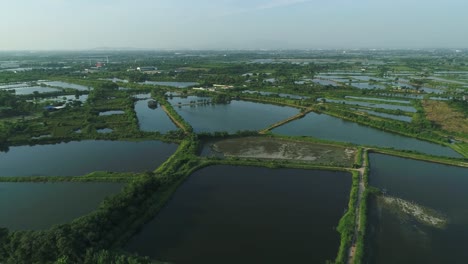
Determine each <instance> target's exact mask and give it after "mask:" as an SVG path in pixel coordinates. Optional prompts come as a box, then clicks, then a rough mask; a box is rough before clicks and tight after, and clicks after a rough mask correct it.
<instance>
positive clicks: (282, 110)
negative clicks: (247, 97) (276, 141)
mask: <svg viewBox="0 0 468 264" xmlns="http://www.w3.org/2000/svg"><path fill="white" fill-rule="evenodd" d="M175 110H176V111H177V112H178V113H179V114H180V115H181V116H182V117H183V118H184V119H185V120H186V121H187V122H189V123H190V124H191V125H192V127H193V128H194V130H195V132H216V131H227V132H229V133H235V132H236V131H238V130H260V129H263V128H266V127H268V126H270V125H272V124H274V123H276V122H278V121H281V120H283V119H286V118H289V117H291V116H294V115H296V114H297V113H299V110H298V109H296V108H292V107H284V106H276V105H270V104H261V103H253V102H247V101H231V103H229V104H217V105H198V106H196V107H190V106H182V107H180V108H179V107H175Z"/></svg>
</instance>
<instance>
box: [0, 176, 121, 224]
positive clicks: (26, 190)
mask: <svg viewBox="0 0 468 264" xmlns="http://www.w3.org/2000/svg"><path fill="white" fill-rule="evenodd" d="M123 186H124V184H122V183H78V182H75V183H70V182H65V183H0V211H1V213H0V215H1V217H0V226H1V227H7V228H10V229H11V230H19V229H45V228H48V227H50V226H52V225H55V224H63V223H67V222H69V221H71V220H73V219H75V218H77V217H79V216H82V215H84V214H87V213H89V212H91V211H92V210H94V209H96V208H97V207H98V206H99V203H100V202H101V201H102V200H103V199H104V198H105V197H106V196H108V195H111V194H116V193H118V192H119V191H120V190H121V189H122V188H123Z"/></svg>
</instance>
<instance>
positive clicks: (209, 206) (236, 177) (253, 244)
mask: <svg viewBox="0 0 468 264" xmlns="http://www.w3.org/2000/svg"><path fill="white" fill-rule="evenodd" d="M350 187H351V175H349V174H348V173H344V172H330V171H314V170H294V169H277V170H273V169H267V168H259V167H234V166H212V167H208V168H205V169H202V170H199V171H197V172H195V173H194V174H193V175H191V176H190V177H189V178H188V180H187V181H186V182H184V183H183V184H182V185H181V186H180V187H179V189H178V190H177V191H176V193H175V194H174V196H173V197H172V199H171V200H170V201H169V202H168V204H167V205H166V206H165V207H164V208H163V209H162V210H161V212H160V213H159V214H158V216H157V217H156V218H154V219H153V220H152V221H151V222H150V223H148V224H147V225H146V226H145V227H144V228H143V229H142V231H141V232H140V233H139V234H137V235H136V236H135V237H134V238H132V239H131V240H130V242H129V243H128V245H127V246H126V249H127V250H129V251H131V252H138V253H139V254H140V255H148V256H150V257H151V258H154V259H158V260H164V261H169V262H174V263H325V261H326V260H327V259H329V260H331V259H334V258H335V257H336V254H337V252H338V247H339V242H340V237H339V234H338V233H337V232H336V229H335V227H336V225H337V224H338V221H339V219H340V218H341V216H342V215H343V211H344V209H345V208H346V205H347V202H348V198H349V191H350ZM324 201H326V202H324Z"/></svg>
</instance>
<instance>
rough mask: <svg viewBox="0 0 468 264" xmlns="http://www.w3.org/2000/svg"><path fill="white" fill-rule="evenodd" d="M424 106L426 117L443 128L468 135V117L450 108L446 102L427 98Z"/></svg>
mask: <svg viewBox="0 0 468 264" xmlns="http://www.w3.org/2000/svg"><path fill="white" fill-rule="evenodd" d="M423 107H424V111H425V112H426V118H427V119H428V120H430V121H433V122H435V123H436V124H438V125H440V126H441V127H442V129H444V130H446V131H449V132H456V133H463V134H467V135H468V118H466V117H465V115H464V114H463V113H460V112H457V111H455V110H454V109H452V108H450V106H449V105H448V104H447V103H446V102H441V101H430V100H425V101H423Z"/></svg>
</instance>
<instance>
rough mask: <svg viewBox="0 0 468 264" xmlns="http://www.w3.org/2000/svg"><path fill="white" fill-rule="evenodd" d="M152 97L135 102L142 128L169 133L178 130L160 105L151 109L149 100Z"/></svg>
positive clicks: (143, 129)
mask: <svg viewBox="0 0 468 264" xmlns="http://www.w3.org/2000/svg"><path fill="white" fill-rule="evenodd" d="M150 100H152V99H146V100H140V101H138V102H136V103H135V112H136V114H137V118H138V124H139V125H140V130H142V131H148V132H154V131H158V132H160V133H167V132H168V131H171V130H177V127H176V126H175V125H174V123H172V121H171V119H169V117H168V116H167V114H166V113H165V112H164V111H163V110H162V109H161V107H159V106H158V108H155V109H151V108H149V107H148V102H149V101H150Z"/></svg>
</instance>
